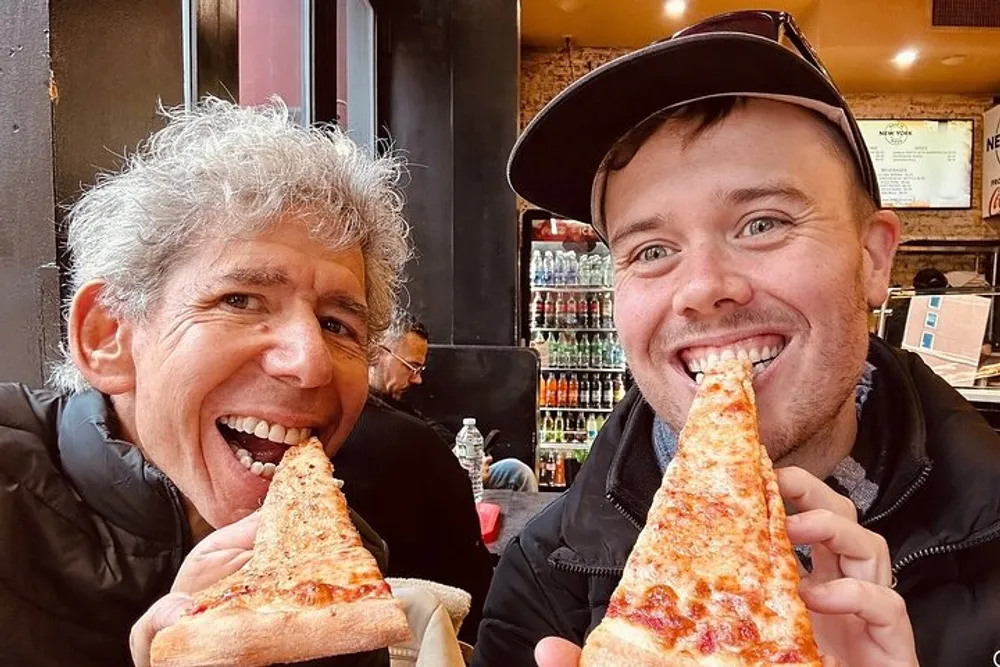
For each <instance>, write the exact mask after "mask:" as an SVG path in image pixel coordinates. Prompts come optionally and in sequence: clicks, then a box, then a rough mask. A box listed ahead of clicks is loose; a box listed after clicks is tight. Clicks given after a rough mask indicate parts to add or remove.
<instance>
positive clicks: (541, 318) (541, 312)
mask: <svg viewBox="0 0 1000 667" xmlns="http://www.w3.org/2000/svg"><path fill="white" fill-rule="evenodd" d="M544 326H545V295H543V294H542V293H541V292H535V296H534V297H532V299H531V328H532V329H536V328H537V329H541V328H542V327H544Z"/></svg>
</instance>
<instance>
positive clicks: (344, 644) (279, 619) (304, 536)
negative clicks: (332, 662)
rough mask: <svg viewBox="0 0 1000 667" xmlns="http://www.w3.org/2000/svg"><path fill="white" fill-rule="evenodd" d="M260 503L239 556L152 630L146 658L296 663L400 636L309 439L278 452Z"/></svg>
mask: <svg viewBox="0 0 1000 667" xmlns="http://www.w3.org/2000/svg"><path fill="white" fill-rule="evenodd" d="M260 511H261V518H260V526H259V528H258V530H257V537H256V540H255V542H254V549H253V556H252V557H251V559H250V560H249V562H247V564H246V565H244V566H243V567H242V568H241V569H240V570H239V571H237V572H235V573H234V574H232V575H231V576H229V577H226V578H225V579H222V580H221V581H219V582H217V583H216V584H214V585H213V586H210V587H209V588H207V589H205V590H204V591H201V592H200V593H198V594H197V595H196V596H195V605H194V607H193V608H192V609H190V610H189V611H188V612H187V613H186V614H185V615H184V616H183V617H181V619H180V620H179V621H178V622H177V623H176V624H174V625H172V626H170V627H168V628H166V629H164V630H162V631H160V632H159V633H158V634H157V635H156V637H155V639H154V640H153V645H152V647H151V662H152V665H153V667H193V666H195V665H237V666H239V667H257V666H263V665H273V664H276V663H289V662H301V661H303V660H311V659H313V658H321V657H326V656H332V655H342V654H347V653H358V652H361V651H368V650H372V649H377V648H382V647H384V646H388V645H390V644H392V643H395V642H399V641H403V640H405V639H407V638H408V637H409V636H410V629H409V626H408V625H407V622H406V616H405V615H404V613H403V610H402V607H401V605H400V604H399V602H398V601H397V600H396V599H395V598H393V596H392V591H391V590H390V589H389V586H388V585H387V584H386V583H385V581H384V579H383V578H382V574H381V572H380V571H379V569H378V564H377V563H376V562H375V559H374V557H372V555H371V554H370V553H369V552H368V551H367V550H366V549H365V548H364V546H363V545H362V542H361V536H360V535H359V534H358V531H357V529H356V528H355V526H354V524H353V523H352V521H351V517H350V514H349V512H348V509H347V500H346V499H345V498H344V494H343V493H341V491H340V484H339V482H338V481H337V480H335V479H334V477H333V465H332V463H331V462H330V459H329V458H328V457H327V455H326V453H325V452H324V451H323V446H322V444H321V443H320V441H319V440H317V439H316V438H312V439H310V440H308V441H306V442H304V443H302V444H300V445H296V446H294V447H291V448H289V450H288V451H287V452H285V455H284V457H283V458H282V459H281V463H280V464H279V465H278V467H277V469H276V470H275V473H274V478H273V480H272V481H271V484H270V488H269V489H268V492H267V496H266V498H265V500H264V505H263V507H261V510H260Z"/></svg>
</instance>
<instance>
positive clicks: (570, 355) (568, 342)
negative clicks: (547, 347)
mask: <svg viewBox="0 0 1000 667" xmlns="http://www.w3.org/2000/svg"><path fill="white" fill-rule="evenodd" d="M562 348H563V366H565V367H566V368H573V367H574V366H576V362H577V355H578V351H577V349H576V336H575V335H574V334H571V333H570V332H568V331H564V332H563V333H562Z"/></svg>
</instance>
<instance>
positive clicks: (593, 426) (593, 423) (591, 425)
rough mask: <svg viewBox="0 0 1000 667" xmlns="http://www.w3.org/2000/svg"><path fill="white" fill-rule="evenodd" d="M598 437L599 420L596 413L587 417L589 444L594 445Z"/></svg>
mask: <svg viewBox="0 0 1000 667" xmlns="http://www.w3.org/2000/svg"><path fill="white" fill-rule="evenodd" d="M596 437H597V418H596V417H595V416H594V413H593V412H591V413H590V414H589V415H587V444H590V445H592V444H594V438H596Z"/></svg>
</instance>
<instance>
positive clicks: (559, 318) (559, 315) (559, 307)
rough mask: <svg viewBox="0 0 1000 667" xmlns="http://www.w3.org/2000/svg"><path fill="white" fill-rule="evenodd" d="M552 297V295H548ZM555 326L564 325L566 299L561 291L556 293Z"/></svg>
mask: <svg viewBox="0 0 1000 667" xmlns="http://www.w3.org/2000/svg"><path fill="white" fill-rule="evenodd" d="M549 298H552V297H549ZM555 309H556V326H557V327H564V326H566V300H565V299H563V295H562V292H557V293H556V305H555Z"/></svg>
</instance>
